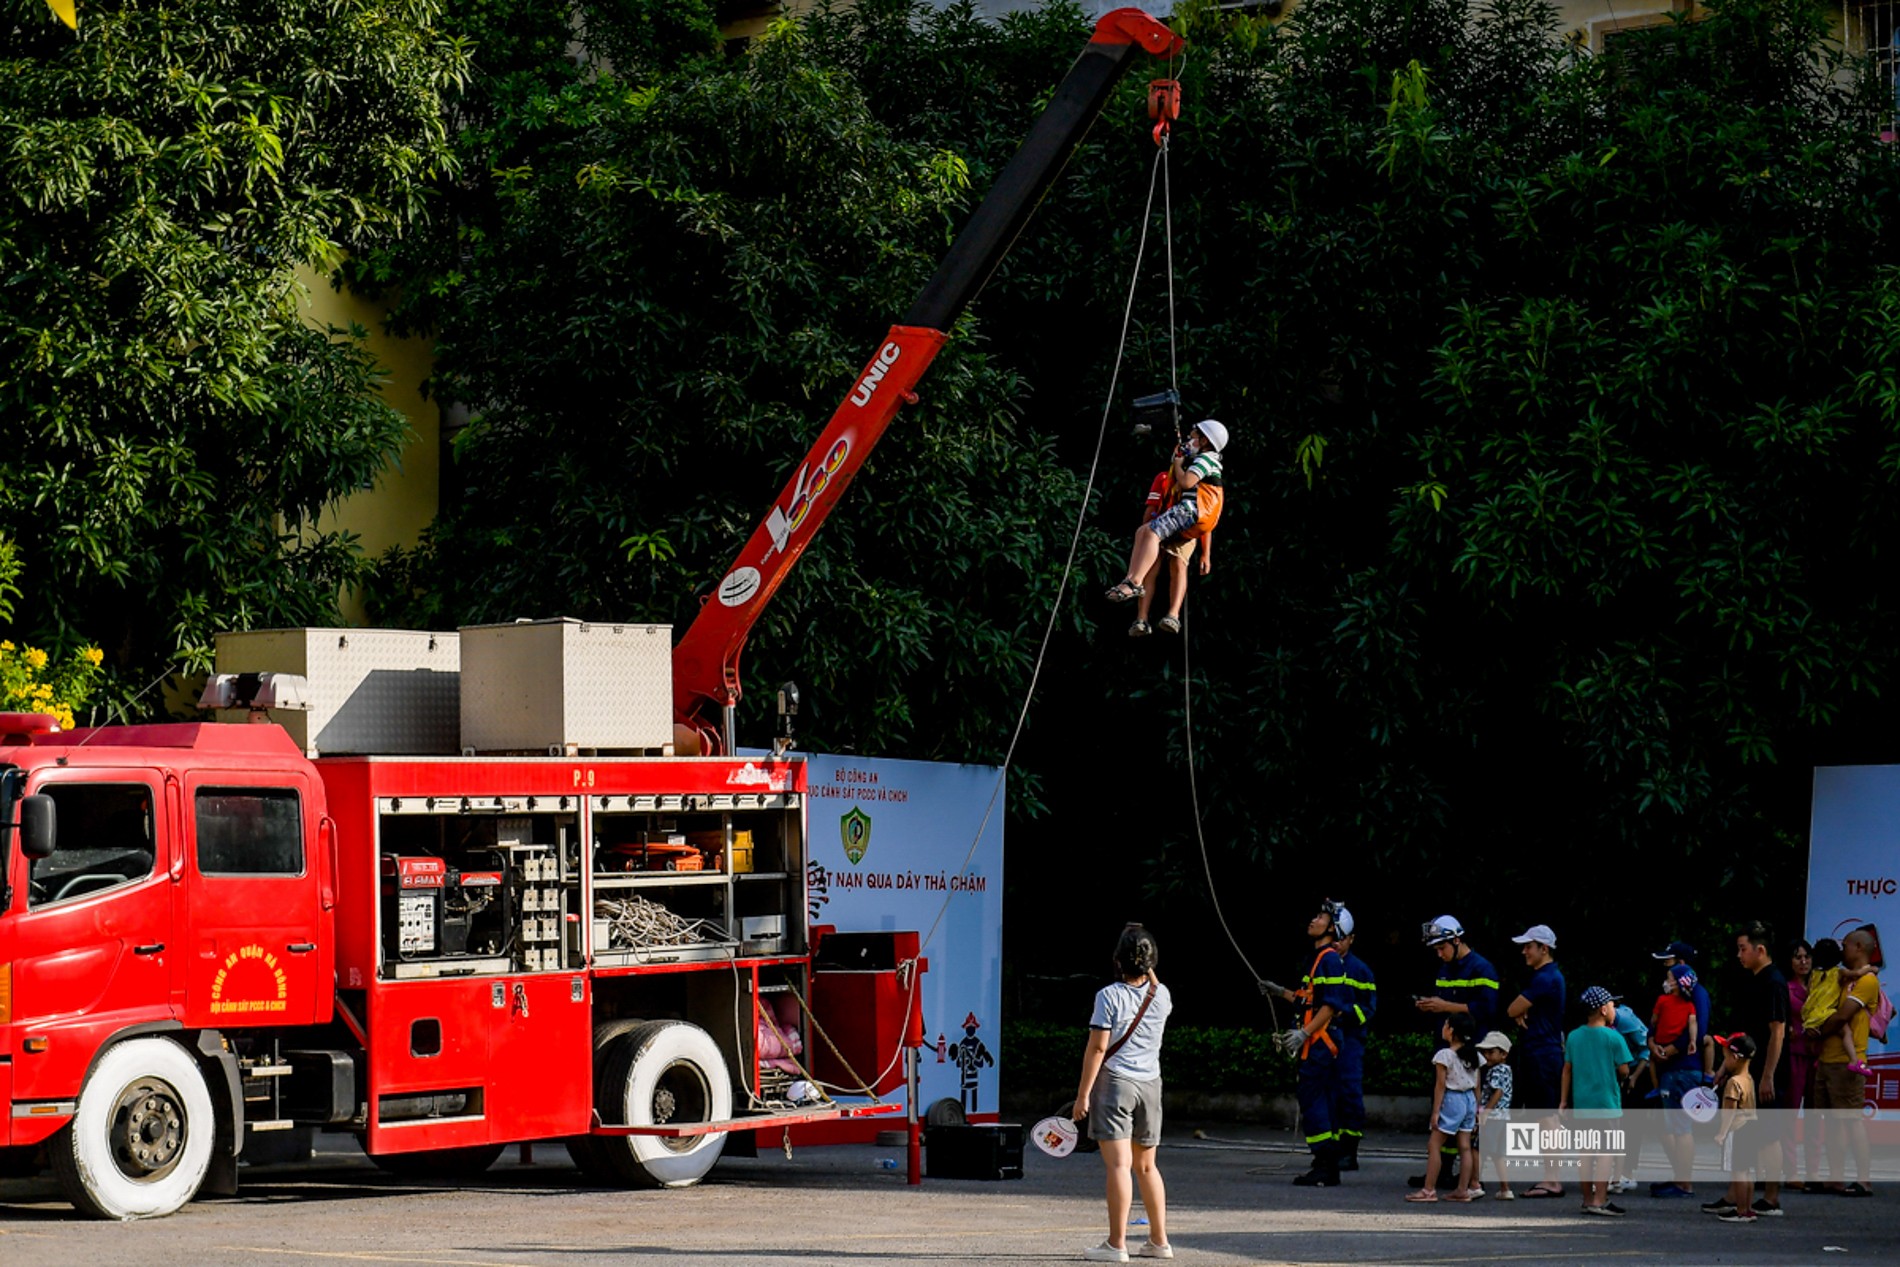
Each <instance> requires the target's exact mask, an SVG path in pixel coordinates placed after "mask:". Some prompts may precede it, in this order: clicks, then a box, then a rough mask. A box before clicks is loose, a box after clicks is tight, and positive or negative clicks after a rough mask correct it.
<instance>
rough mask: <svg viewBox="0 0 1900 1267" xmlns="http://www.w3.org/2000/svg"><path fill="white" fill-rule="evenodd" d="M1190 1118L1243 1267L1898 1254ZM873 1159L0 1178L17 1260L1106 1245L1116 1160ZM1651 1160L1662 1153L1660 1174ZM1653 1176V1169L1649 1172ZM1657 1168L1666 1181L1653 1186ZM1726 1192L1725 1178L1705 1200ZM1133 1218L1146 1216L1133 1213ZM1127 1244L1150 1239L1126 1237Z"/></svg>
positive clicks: (1807, 1217) (1887, 1196)
mask: <svg viewBox="0 0 1900 1267" xmlns="http://www.w3.org/2000/svg"><path fill="white" fill-rule="evenodd" d="M1192 1129H1193V1128H1192V1127H1191V1126H1190V1125H1188V1124H1181V1125H1180V1126H1179V1128H1178V1129H1177V1130H1174V1131H1171V1132H1170V1135H1169V1136H1168V1137H1167V1139H1166V1141H1165V1143H1164V1147H1163V1149H1162V1152H1161V1166H1162V1173H1163V1175H1164V1177H1165V1178H1166V1180H1167V1183H1168V1192H1169V1203H1170V1209H1169V1222H1170V1228H1171V1239H1172V1240H1173V1242H1174V1246H1175V1250H1176V1256H1177V1258H1178V1260H1180V1261H1183V1262H1192V1263H1204V1264H1208V1265H1209V1267H1216V1265H1218V1267H1229V1265H1234V1264H1315V1265H1320V1264H1324V1265H1325V1267H1339V1265H1340V1264H1419V1265H1420V1267H1425V1265H1435V1264H1466V1263H1510V1264H1536V1263H1555V1264H1566V1265H1574V1264H1578V1263H1584V1262H1594V1261H1605V1262H1609V1261H1614V1262H1617V1263H1658V1264H1668V1265H1669V1267H1701V1265H1704V1264H1707V1265H1714V1264H1724V1265H1726V1264H1747V1263H1763V1264H1796V1263H1816V1264H1843V1265H1847V1264H1852V1263H1855V1262H1861V1263H1869V1264H1872V1263H1881V1264H1893V1263H1900V1177H1896V1178H1895V1179H1894V1180H1893V1181H1891V1182H1885V1183H1882V1182H1880V1180H1881V1179H1883V1178H1885V1176H1882V1175H1880V1174H1879V1173H1878V1172H1877V1173H1876V1185H1875V1186H1876V1189H1877V1192H1876V1195H1875V1196H1874V1197H1873V1198H1872V1199H1871V1200H1849V1199H1845V1198H1839V1197H1821V1196H1801V1195H1793V1194H1791V1195H1789V1196H1788V1197H1787V1198H1786V1200H1785V1204H1786V1208H1787V1214H1786V1215H1785V1217H1782V1218H1779V1219H1763V1220H1760V1221H1759V1222H1757V1223H1756V1224H1754V1225H1752V1226H1744V1225H1734V1224H1724V1223H1721V1222H1719V1221H1717V1220H1716V1219H1714V1218H1713V1217H1711V1216H1708V1215H1705V1214H1702V1213H1700V1212H1699V1211H1698V1210H1697V1208H1696V1203H1695V1202H1689V1201H1658V1200H1651V1199H1649V1198H1648V1197H1647V1196H1645V1195H1643V1194H1641V1193H1638V1194H1635V1195H1633V1196H1630V1197H1628V1198H1618V1200H1619V1201H1621V1202H1622V1203H1623V1204H1625V1205H1626V1206H1627V1207H1628V1209H1629V1214H1628V1216H1627V1217H1626V1218H1623V1219H1620V1220H1611V1219H1602V1218H1590V1217H1585V1216H1583V1215H1581V1214H1580V1213H1578V1209H1577V1206H1578V1202H1577V1200H1576V1199H1575V1195H1574V1189H1573V1190H1572V1195H1570V1196H1566V1197H1564V1198H1562V1199H1559V1200H1549V1201H1534V1202H1533V1201H1524V1200H1518V1201H1515V1202H1511V1203H1508V1204H1507V1203H1503V1202H1498V1201H1496V1200H1491V1199H1487V1200H1484V1201H1480V1202H1477V1203H1474V1204H1472V1205H1469V1206H1459V1205H1450V1204H1439V1205H1435V1206H1423V1207H1420V1206H1412V1205H1407V1204H1406V1203H1405V1202H1404V1200H1403V1196H1404V1192H1405V1187H1404V1180H1405V1178H1406V1176H1407V1174H1408V1172H1416V1171H1417V1170H1419V1169H1422V1160H1423V1149H1422V1147H1419V1141H1415V1140H1411V1139H1403V1138H1400V1137H1397V1136H1389V1137H1381V1136H1374V1137H1373V1138H1371V1139H1369V1140H1368V1141H1367V1149H1366V1153H1365V1156H1364V1168H1363V1169H1362V1170H1361V1171H1360V1172H1359V1173H1358V1174H1356V1175H1349V1176H1347V1182H1346V1184H1345V1185H1344V1186H1342V1187H1339V1188H1334V1189H1313V1188H1294V1187H1292V1186H1290V1182H1289V1181H1290V1180H1291V1179H1292V1178H1293V1176H1294V1175H1295V1174H1297V1173H1299V1172H1300V1171H1301V1170H1302V1169H1304V1161H1303V1154H1301V1153H1300V1152H1299V1151H1297V1150H1296V1149H1295V1148H1294V1147H1293V1146H1292V1144H1291V1142H1290V1140H1289V1137H1288V1136H1287V1134H1286V1133H1285V1132H1282V1131H1272V1130H1267V1129H1264V1128H1248V1127H1237V1126H1225V1127H1223V1126H1220V1125H1217V1124H1203V1125H1202V1127H1201V1131H1202V1136H1203V1137H1202V1138H1195V1137H1194V1136H1193V1134H1192ZM894 1157H895V1158H900V1159H901V1154H900V1153H899V1152H898V1151H897V1150H893V1149H888V1148H873V1147H857V1146H852V1147H834V1148H812V1149H800V1150H798V1151H797V1153H796V1154H795V1155H794V1156H793V1157H792V1158H791V1159H790V1160H789V1161H788V1160H786V1159H785V1158H784V1157H783V1156H782V1155H781V1154H778V1153H772V1154H770V1155H765V1156H761V1157H759V1158H757V1159H730V1160H727V1161H724V1162H722V1163H721V1164H720V1166H719V1167H718V1168H717V1169H716V1170H715V1171H714V1172H713V1174H712V1176H711V1177H710V1178H709V1179H708V1180H707V1181H706V1182H704V1183H702V1184H700V1185H698V1186H697V1187H693V1188H688V1189H682V1190H679V1191H670V1192H628V1191H620V1190H611V1189H602V1188H596V1187H590V1186H587V1185H586V1184H584V1183H582V1181H581V1179H580V1176H579V1175H578V1173H577V1172H576V1171H575V1170H574V1169H573V1168H572V1167H571V1166H570V1165H569V1164H568V1161H567V1157H566V1154H565V1152H564V1151H563V1150H562V1149H560V1148H559V1147H558V1146H551V1145H540V1146H537V1147H536V1148H535V1149H534V1163H533V1164H530V1165H523V1164H521V1162H520V1161H519V1159H518V1157H517V1155H516V1153H515V1152H514V1151H512V1150H511V1151H510V1153H509V1155H508V1156H507V1157H506V1158H505V1159H504V1160H503V1162H502V1163H500V1164H498V1165H497V1166H496V1167H495V1168H494V1169H493V1170H491V1171H490V1172H489V1173H488V1175H486V1176H485V1177H484V1178H482V1179H481V1180H479V1181H476V1182H474V1183H470V1184H464V1185H461V1186H446V1185H444V1186H435V1185H430V1184H422V1183H416V1182H413V1181H408V1180H403V1179H397V1178H394V1177H392V1176H388V1175H385V1174H383V1173H382V1172H381V1171H378V1170H376V1169H375V1168H374V1167H373V1166H371V1165H370V1163H369V1161H368V1160H367V1159H366V1158H364V1157H363V1156H362V1155H361V1153H360V1152H357V1151H356V1148H355V1145H354V1144H353V1143H351V1142H350V1141H349V1140H347V1139H341V1140H328V1141H325V1142H323V1143H322V1144H321V1145H320V1148H319V1152H318V1154H317V1156H316V1157H315V1158H314V1159H313V1160H311V1161H309V1162H305V1163H300V1164H297V1165H294V1166H288V1167H277V1168H271V1169H261V1168H260V1169H255V1170H246V1172H245V1175H244V1190H243V1193H242V1195H240V1196H239V1197H237V1198H235V1199H229V1200H206V1201H200V1202H198V1203H195V1204H193V1205H191V1206H188V1207H187V1208H186V1209H185V1210H183V1211H182V1212H180V1213H179V1214H176V1215H174V1216H172V1217H170V1218H167V1219H160V1220H154V1221H150V1222H144V1223H128V1224H106V1223H91V1222H85V1221H82V1220H80V1219H78V1218H76V1217H75V1216H74V1215H73V1213H72V1211H71V1209H70V1208H69V1207H67V1206H66V1205H64V1204H63V1203H62V1202H60V1201H59V1199H58V1193H57V1190H56V1189H55V1188H54V1186H53V1185H52V1184H51V1182H50V1181H49V1180H48V1179H46V1178H45V1177H41V1178H39V1179H32V1180H5V1181H0V1263H4V1264H7V1267H15V1265H18V1267H117V1265H118V1264H136V1265H137V1267H160V1265H163V1264H191V1265H192V1267H259V1265H270V1267H278V1265H282V1267H321V1265H323V1264H339V1265H340V1264H352V1263H361V1264H430V1265H433V1267H548V1265H549V1264H556V1263H575V1262H579V1263H587V1264H590V1265H591V1264H603V1265H606V1264H621V1263H652V1264H678V1263H682V1262H690V1263H708V1264H719V1267H752V1265H754V1264H760V1265H763V1264H781V1263H785V1262H788V1261H807V1262H820V1263H843V1264H851V1265H852V1267H877V1265H880V1264H917V1263H945V1262H948V1263H971V1262H975V1263H1008V1264H1040V1263H1065V1262H1075V1261H1079V1260H1080V1258H1081V1251H1082V1249H1083V1248H1084V1247H1085V1246H1088V1245H1091V1244H1094V1243H1096V1242H1099V1241H1100V1240H1101V1239H1102V1237H1103V1234H1104V1231H1105V1228H1104V1226H1103V1206H1102V1199H1101V1166H1100V1162H1099V1161H1098V1159H1097V1158H1096V1157H1094V1156H1089V1155H1082V1154H1078V1155H1076V1156H1074V1157H1070V1158H1067V1159H1064V1160H1055V1159H1052V1158H1048V1157H1045V1156H1043V1155H1041V1154H1040V1153H1037V1152H1035V1151H1034V1150H1033V1149H1032V1150H1030V1152H1029V1155H1028V1157H1027V1158H1026V1166H1025V1170H1026V1174H1025V1177H1024V1178H1023V1179H1021V1180H1019V1181H1008V1182H992V1183H983V1182H975V1181H950V1180H928V1181H926V1182H925V1183H924V1184H923V1185H922V1186H921V1187H919V1188H910V1187H908V1186H906V1184H905V1182H904V1176H903V1174H902V1173H901V1171H900V1172H898V1173H892V1172H890V1171H886V1170H882V1169H880V1168H879V1166H878V1162H879V1161H880V1160H881V1159H885V1158H894ZM1656 1160H1657V1159H1656V1158H1654V1157H1653V1156H1652V1158H1651V1161H1652V1162H1654V1161H1656ZM1644 1177H1646V1178H1647V1177H1649V1175H1648V1172H1645V1174H1644ZM1657 1177H1660V1176H1657ZM1715 1191H1716V1186H1715V1184H1714V1183H1713V1182H1711V1183H1710V1184H1709V1185H1707V1187H1706V1191H1705V1193H1704V1195H1705V1196H1706V1195H1711V1194H1713V1193H1714V1192H1715ZM1139 1212H1140V1211H1139V1207H1137V1215H1139ZM1129 1236H1130V1244H1131V1245H1132V1244H1134V1243H1135V1242H1136V1241H1137V1240H1139V1239H1142V1238H1145V1236H1146V1229H1145V1228H1144V1227H1139V1226H1137V1227H1133V1228H1131V1229H1129Z"/></svg>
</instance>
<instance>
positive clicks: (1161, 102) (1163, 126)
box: [1148, 79, 1181, 145]
mask: <svg viewBox="0 0 1900 1267" xmlns="http://www.w3.org/2000/svg"><path fill="white" fill-rule="evenodd" d="M1148 117H1149V118H1150V119H1153V120H1154V121H1155V128H1154V138H1155V144H1156V145H1166V144H1167V142H1168V127H1169V125H1170V124H1172V123H1173V122H1174V121H1175V120H1176V119H1178V118H1180V117H1181V81H1180V80H1178V79H1151V80H1149V81H1148Z"/></svg>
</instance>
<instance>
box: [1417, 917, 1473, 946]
mask: <svg viewBox="0 0 1900 1267" xmlns="http://www.w3.org/2000/svg"><path fill="white" fill-rule="evenodd" d="M1464 935H1465V926H1464V925H1463V924H1460V923H1459V922H1458V921H1457V920H1455V919H1453V918H1452V917H1451V916H1449V915H1440V916H1439V917H1438V918H1437V919H1435V920H1433V921H1432V922H1431V923H1429V924H1426V925H1425V926H1424V927H1423V928H1421V929H1419V937H1420V938H1421V939H1422V940H1423V941H1424V943H1425V944H1426V945H1427V946H1442V945H1444V944H1445V943H1446V942H1448V941H1457V940H1458V939H1459V938H1460V937H1463V936H1464Z"/></svg>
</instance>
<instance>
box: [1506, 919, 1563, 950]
mask: <svg viewBox="0 0 1900 1267" xmlns="http://www.w3.org/2000/svg"><path fill="white" fill-rule="evenodd" d="M1511 940H1512V941H1514V942H1516V943H1517V944H1518V945H1520V946H1522V945H1524V944H1525V943H1527V942H1533V941H1535V942H1542V943H1543V944H1544V945H1546V946H1549V947H1551V948H1552V949H1553V950H1554V949H1556V947H1557V934H1556V933H1555V932H1554V931H1553V930H1552V929H1551V927H1550V925H1549V924H1532V925H1531V926H1530V927H1529V928H1527V929H1525V930H1524V933H1523V935H1522V936H1521V937H1513V938H1511Z"/></svg>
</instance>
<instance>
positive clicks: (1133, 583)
mask: <svg viewBox="0 0 1900 1267" xmlns="http://www.w3.org/2000/svg"><path fill="white" fill-rule="evenodd" d="M1147 592H1148V591H1147V590H1145V589H1143V588H1142V586H1141V582H1140V581H1137V580H1136V579H1135V578H1134V577H1132V576H1124V577H1123V578H1122V579H1121V580H1119V581H1117V582H1115V583H1114V584H1113V585H1111V586H1109V587H1108V593H1107V594H1106V595H1105V596H1104V597H1106V598H1107V599H1108V601H1109V602H1111V603H1125V602H1127V601H1128V600H1129V599H1131V598H1140V597H1141V596H1142V595H1143V594H1146V593H1147Z"/></svg>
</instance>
